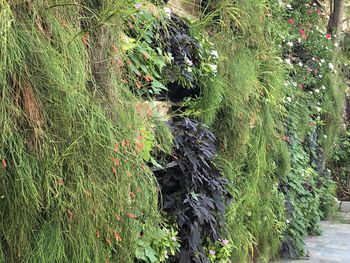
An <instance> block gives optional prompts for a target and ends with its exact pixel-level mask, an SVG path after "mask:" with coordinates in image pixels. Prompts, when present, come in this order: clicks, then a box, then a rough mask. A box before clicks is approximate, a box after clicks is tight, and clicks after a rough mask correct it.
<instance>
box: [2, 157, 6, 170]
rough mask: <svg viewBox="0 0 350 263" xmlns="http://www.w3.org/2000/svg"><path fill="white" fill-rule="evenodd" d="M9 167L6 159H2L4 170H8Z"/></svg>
mask: <svg viewBox="0 0 350 263" xmlns="http://www.w3.org/2000/svg"><path fill="white" fill-rule="evenodd" d="M6 167H7V162H6V160H5V159H2V168H4V169H5V168H6Z"/></svg>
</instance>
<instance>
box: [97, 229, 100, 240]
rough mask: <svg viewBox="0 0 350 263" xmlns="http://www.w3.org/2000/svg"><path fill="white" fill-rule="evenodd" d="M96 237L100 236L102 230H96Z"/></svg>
mask: <svg viewBox="0 0 350 263" xmlns="http://www.w3.org/2000/svg"><path fill="white" fill-rule="evenodd" d="M96 238H100V231H99V230H96Z"/></svg>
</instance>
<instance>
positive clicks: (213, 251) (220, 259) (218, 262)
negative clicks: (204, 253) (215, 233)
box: [207, 239, 234, 263]
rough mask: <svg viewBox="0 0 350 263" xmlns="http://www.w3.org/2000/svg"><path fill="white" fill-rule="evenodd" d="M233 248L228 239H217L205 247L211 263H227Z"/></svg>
mask: <svg viewBox="0 0 350 263" xmlns="http://www.w3.org/2000/svg"><path fill="white" fill-rule="evenodd" d="M233 248H234V246H233V244H232V242H231V241H230V240H228V239H218V240H217V241H216V242H215V243H211V244H209V246H208V247H207V250H208V258H209V260H210V262H213V263H229V262H231V260H230V255H231V253H232V250H233Z"/></svg>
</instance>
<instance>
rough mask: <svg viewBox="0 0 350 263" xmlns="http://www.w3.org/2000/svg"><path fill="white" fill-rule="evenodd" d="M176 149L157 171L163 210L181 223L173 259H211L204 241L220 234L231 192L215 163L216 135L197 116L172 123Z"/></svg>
mask: <svg viewBox="0 0 350 263" xmlns="http://www.w3.org/2000/svg"><path fill="white" fill-rule="evenodd" d="M171 127H172V131H173V136H174V147H175V148H174V151H173V153H172V155H171V156H169V158H168V162H169V164H168V165H166V167H168V168H167V169H164V170H161V171H158V172H156V176H157V178H158V182H159V184H160V186H161V190H162V200H163V207H162V208H163V210H164V211H165V212H167V214H168V216H169V217H170V218H172V220H174V221H175V222H176V223H177V224H178V227H179V236H180V239H181V250H180V252H179V253H178V254H177V255H176V256H175V257H172V258H171V259H170V262H178V261H180V262H209V259H208V254H207V253H206V250H205V245H206V244H207V242H208V241H209V240H211V242H215V241H216V240H218V238H220V229H221V228H222V226H223V221H224V213H225V205H226V202H227V198H228V197H229V194H228V192H227V190H226V189H225V187H226V184H227V182H226V180H225V179H223V178H222V177H221V176H220V172H219V170H218V169H217V168H216V167H215V166H214V165H213V160H214V157H215V154H216V145H215V143H216V141H215V140H216V139H215V136H214V135H213V134H212V133H211V132H210V131H209V130H208V129H207V128H205V127H204V126H203V125H202V124H200V123H199V122H198V121H196V120H192V119H188V118H184V119H179V120H177V121H175V122H174V123H173V124H172V125H171Z"/></svg>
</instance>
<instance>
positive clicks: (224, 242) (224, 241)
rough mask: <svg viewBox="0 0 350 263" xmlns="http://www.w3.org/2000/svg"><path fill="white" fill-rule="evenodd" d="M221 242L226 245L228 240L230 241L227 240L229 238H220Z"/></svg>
mask: <svg viewBox="0 0 350 263" xmlns="http://www.w3.org/2000/svg"><path fill="white" fill-rule="evenodd" d="M221 242H222V244H223V245H225V246H226V245H227V244H228V242H230V241H229V240H227V239H224V240H222V241H221Z"/></svg>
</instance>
